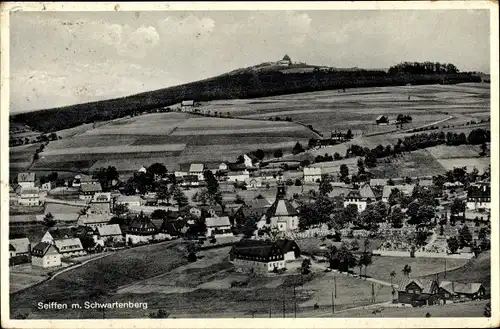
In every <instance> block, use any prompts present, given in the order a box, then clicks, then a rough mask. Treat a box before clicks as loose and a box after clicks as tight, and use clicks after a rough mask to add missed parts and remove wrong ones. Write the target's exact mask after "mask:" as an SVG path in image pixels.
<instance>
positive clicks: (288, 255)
mask: <svg viewBox="0 0 500 329" xmlns="http://www.w3.org/2000/svg"><path fill="white" fill-rule="evenodd" d="M276 243H277V244H278V246H279V247H280V249H281V251H282V252H283V256H284V259H285V262H286V261H293V260H296V259H297V258H299V257H300V248H299V246H298V245H297V243H296V242H295V241H294V240H289V239H280V240H276Z"/></svg>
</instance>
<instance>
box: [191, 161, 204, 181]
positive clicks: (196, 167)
mask: <svg viewBox="0 0 500 329" xmlns="http://www.w3.org/2000/svg"><path fill="white" fill-rule="evenodd" d="M204 168H205V167H204V165H203V164H201V163H192V164H191V166H190V167H189V174H190V175H196V176H198V180H199V181H204V180H205V177H204V176H203V170H204Z"/></svg>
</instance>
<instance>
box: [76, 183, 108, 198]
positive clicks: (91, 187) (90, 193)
mask: <svg viewBox="0 0 500 329" xmlns="http://www.w3.org/2000/svg"><path fill="white" fill-rule="evenodd" d="M100 192H102V187H101V183H97V184H83V183H82V184H81V185H80V196H79V197H80V199H81V200H92V199H93V198H94V195H95V194H96V193H100Z"/></svg>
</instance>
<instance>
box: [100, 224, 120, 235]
mask: <svg viewBox="0 0 500 329" xmlns="http://www.w3.org/2000/svg"><path fill="white" fill-rule="evenodd" d="M97 231H98V232H99V235H100V236H110V235H121V234H122V230H121V229H120V225H118V224H110V225H103V226H99V227H98V228H97Z"/></svg>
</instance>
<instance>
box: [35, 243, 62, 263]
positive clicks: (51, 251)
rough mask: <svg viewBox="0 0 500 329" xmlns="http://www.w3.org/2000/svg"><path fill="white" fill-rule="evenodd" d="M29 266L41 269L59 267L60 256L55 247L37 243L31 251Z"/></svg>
mask: <svg viewBox="0 0 500 329" xmlns="http://www.w3.org/2000/svg"><path fill="white" fill-rule="evenodd" d="M31 265H33V266H38V267H43V268H48V267H56V266H61V254H60V253H59V251H58V250H57V248H56V246H54V245H52V244H50V243H46V242H39V243H37V244H36V245H35V246H34V247H33V249H32V250H31Z"/></svg>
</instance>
